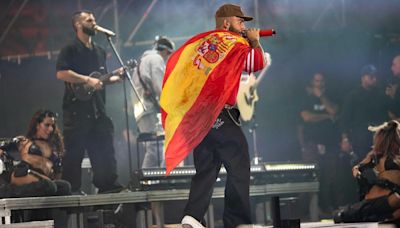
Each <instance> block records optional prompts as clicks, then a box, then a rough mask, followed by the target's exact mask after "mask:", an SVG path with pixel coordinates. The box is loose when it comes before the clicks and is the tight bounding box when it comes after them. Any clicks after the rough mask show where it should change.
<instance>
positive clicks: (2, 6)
mask: <svg viewBox="0 0 400 228" xmlns="http://www.w3.org/2000/svg"><path fill="white" fill-rule="evenodd" d="M230 2H231V3H237V4H240V5H241V6H242V8H243V9H244V11H245V12H246V14H248V15H253V16H255V20H254V21H252V22H250V23H248V24H247V27H258V28H262V29H271V28H273V29H275V30H276V31H277V36H275V37H268V38H262V44H263V47H264V49H265V51H267V52H269V53H270V54H271V56H272V66H271V68H270V69H269V70H268V72H267V77H265V79H264V80H263V81H262V82H261V84H260V86H259V87H258V96H259V97H260V99H259V101H258V102H257V104H256V122H257V123H258V128H257V148H258V151H259V152H260V153H261V157H262V158H263V161H296V160H299V159H300V148H299V145H298V141H297V136H296V126H297V124H298V122H299V121H300V120H299V98H298V97H299V96H298V95H299V93H301V92H303V91H304V87H305V86H306V84H307V83H308V82H309V81H310V79H311V77H312V75H313V74H314V73H315V72H322V73H323V74H324V75H325V78H326V81H327V82H326V84H327V87H328V88H329V90H330V91H331V93H333V96H334V99H335V101H336V102H337V103H338V104H341V103H342V101H343V98H344V96H345V95H346V94H347V93H348V92H349V91H350V90H351V89H352V88H354V87H355V86H356V85H357V84H359V79H360V69H361V67H362V66H363V65H365V64H374V65H376V66H377V67H378V69H379V81H380V83H381V84H382V85H384V84H385V81H386V80H388V79H389V78H390V77H391V72H390V66H391V61H392V58H393V57H394V56H395V55H396V54H399V53H400V26H399V25H398V23H399V21H400V14H399V12H400V1H399V0H297V1H290V0H242V1H237V0H232V1H230ZM223 3H226V1H220V0H112V1H110V0H70V1H50V0H31V1H29V0H2V1H0V58H1V60H0V110H1V111H0V137H13V136H16V135H20V134H25V133H26V128H27V125H28V122H29V119H30V117H31V115H32V114H33V112H34V111H35V110H37V109H38V108H48V109H51V110H54V111H56V112H58V113H59V114H60V122H61V121H62V119H61V114H62V112H61V103H62V96H63V91H64V85H63V82H62V81H60V80H57V78H56V76H55V61H56V58H57V54H58V52H59V50H60V48H61V47H62V46H63V45H64V44H65V43H67V42H68V41H69V40H71V39H73V37H74V32H73V30H72V26H71V15H72V13H73V12H74V11H77V10H81V9H87V10H90V11H93V12H94V14H95V17H96V20H97V24H99V25H101V26H103V27H106V28H109V29H110V30H113V31H115V32H116V33H117V36H116V37H115V38H113V41H114V43H115V44H116V47H117V49H118V50H119V52H120V54H121V56H122V59H123V60H124V61H126V60H128V59H131V58H134V59H139V57H140V55H141V53H143V51H144V50H146V49H150V48H151V46H152V43H153V42H154V39H155V36H157V35H166V36H168V37H170V38H171V39H172V40H173V41H174V42H175V43H176V45H177V47H179V46H181V45H182V44H183V43H184V42H185V41H186V40H187V39H188V38H190V37H191V36H193V35H195V34H197V33H200V32H203V31H207V30H212V29H214V26H215V25H214V12H215V11H216V9H217V8H218V7H219V6H220V5H221V4H223ZM95 41H96V42H97V43H100V44H101V45H103V46H104V47H105V48H106V50H107V51H108V68H109V69H114V68H117V67H118V62H117V60H116V58H115V56H114V54H113V53H112V50H111V48H110V46H109V44H108V43H107V40H106V37H105V36H104V35H103V34H97V35H96V37H95ZM128 92H129V93H130V92H131V89H130V88H129V89H128ZM107 110H108V114H109V115H110V116H111V117H112V118H113V121H114V125H115V145H116V149H117V160H118V168H119V172H120V178H121V182H122V183H126V182H127V179H128V177H129V173H128V168H127V167H128V165H129V163H128V162H129V160H128V159H127V157H128V152H127V144H126V142H125V140H124V137H123V133H122V132H123V131H124V129H125V115H124V91H123V87H122V84H117V85H112V86H109V87H107ZM130 116H131V114H130ZM59 126H62V124H59ZM129 126H130V129H131V132H132V135H131V137H132V141H133V142H132V154H133V159H134V160H133V161H132V163H133V164H134V168H136V166H135V164H136V162H135V159H136V153H137V151H136V147H135V142H134V141H135V137H136V136H137V131H136V125H135V121H134V119H133V118H130V119H129ZM244 128H245V130H246V134H247V135H248V136H249V139H250V135H249V133H248V132H247V128H248V127H247V126H246V123H245V127H244ZM249 144H250V146H251V149H250V151H253V150H254V148H253V144H252V142H251V141H249Z"/></svg>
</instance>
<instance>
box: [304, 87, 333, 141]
mask: <svg viewBox="0 0 400 228" xmlns="http://www.w3.org/2000/svg"><path fill="white" fill-rule="evenodd" d="M324 96H328V98H329V97H330V96H329V95H324ZM300 110H301V111H309V112H312V113H314V114H328V112H327V110H326V107H325V106H324V105H323V104H322V102H321V99H320V98H319V97H316V96H314V95H312V94H308V93H307V94H306V95H305V96H304V97H303V100H302V102H301V106H300ZM303 126H304V139H305V140H306V141H311V142H313V143H318V144H324V145H329V146H330V145H331V144H332V143H333V142H334V141H335V140H336V137H337V132H336V129H335V126H334V122H333V121H332V120H331V119H326V120H322V121H317V122H303Z"/></svg>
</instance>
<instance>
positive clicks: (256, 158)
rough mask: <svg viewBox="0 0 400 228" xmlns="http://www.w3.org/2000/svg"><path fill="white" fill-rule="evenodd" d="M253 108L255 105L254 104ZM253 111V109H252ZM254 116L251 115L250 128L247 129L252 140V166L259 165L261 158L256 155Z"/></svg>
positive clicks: (255, 124) (255, 123) (256, 125)
mask: <svg viewBox="0 0 400 228" xmlns="http://www.w3.org/2000/svg"><path fill="white" fill-rule="evenodd" d="M254 106H255V104H254ZM254 109H255V107H254ZM255 116H256V114H253V117H252V118H251V122H250V127H249V132H250V133H251V136H252V139H253V150H254V158H253V160H252V163H253V164H254V165H258V164H260V162H261V160H262V158H261V157H260V154H259V153H258V149H257V133H256V128H257V127H258V124H257V122H256V117H255Z"/></svg>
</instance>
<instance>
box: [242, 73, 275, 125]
mask: <svg viewBox="0 0 400 228" xmlns="http://www.w3.org/2000/svg"><path fill="white" fill-rule="evenodd" d="M268 68H269V67H264V69H262V71H261V72H260V75H259V76H258V77H257V79H256V77H255V76H254V75H253V74H250V75H249V77H248V80H247V81H246V82H244V83H242V82H241V84H240V86H239V91H238V95H237V97H236V103H237V106H238V109H239V111H240V117H241V118H242V120H243V121H250V120H251V118H252V117H253V114H254V106H255V103H256V102H257V101H258V95H257V86H258V84H259V83H260V82H261V80H262V79H263V78H264V76H265V72H267V70H268Z"/></svg>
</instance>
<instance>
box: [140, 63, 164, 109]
mask: <svg viewBox="0 0 400 228" xmlns="http://www.w3.org/2000/svg"><path fill="white" fill-rule="evenodd" d="M140 59H141V58H140ZM141 63H142V61H141V60H140V61H139V64H138V65H137V67H136V71H137V75H138V77H139V82H140V84H141V85H142V87H143V88H144V90H145V92H148V93H149V95H148V96H149V97H150V100H151V102H152V103H153V105H154V106H155V107H156V108H157V109H158V110H159V109H160V108H161V106H160V103H159V102H158V100H157V99H156V97H155V96H154V95H155V92H154V90H153V87H152V86H149V85H148V84H147V83H146V82H145V81H144V80H143V78H142V75H141V73H140V65H141Z"/></svg>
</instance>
